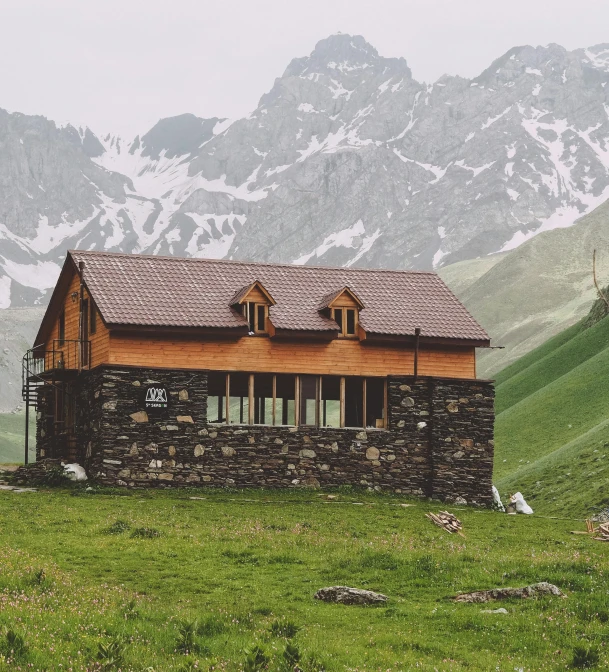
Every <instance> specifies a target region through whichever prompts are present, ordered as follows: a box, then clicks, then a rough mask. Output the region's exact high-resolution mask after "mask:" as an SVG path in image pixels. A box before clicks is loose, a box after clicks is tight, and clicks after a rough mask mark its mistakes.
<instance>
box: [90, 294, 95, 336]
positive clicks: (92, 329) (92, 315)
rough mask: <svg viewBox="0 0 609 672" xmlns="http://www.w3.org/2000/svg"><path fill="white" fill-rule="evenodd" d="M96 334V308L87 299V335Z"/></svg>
mask: <svg viewBox="0 0 609 672" xmlns="http://www.w3.org/2000/svg"><path fill="white" fill-rule="evenodd" d="M96 332H97V306H96V305H95V303H94V302H93V299H89V335H90V336H91V335H92V334H95V333H96Z"/></svg>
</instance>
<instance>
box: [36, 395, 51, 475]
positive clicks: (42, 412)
mask: <svg viewBox="0 0 609 672" xmlns="http://www.w3.org/2000/svg"><path fill="white" fill-rule="evenodd" d="M54 399H55V391H54V388H53V387H52V386H51V385H44V386H42V387H39V388H38V391H37V398H36V462H38V461H40V460H43V459H45V458H48V457H52V456H53V452H54V450H53V449H54V446H55V435H54V432H55V429H54V426H53V404H54Z"/></svg>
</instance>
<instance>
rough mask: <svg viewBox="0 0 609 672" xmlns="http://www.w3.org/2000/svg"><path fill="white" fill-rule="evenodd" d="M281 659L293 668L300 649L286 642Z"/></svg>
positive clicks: (298, 658)
mask: <svg viewBox="0 0 609 672" xmlns="http://www.w3.org/2000/svg"><path fill="white" fill-rule="evenodd" d="M283 659H284V660H285V662H286V663H287V664H288V665H289V666H290V668H294V666H295V665H297V664H298V663H299V662H300V651H299V650H298V647H297V646H296V645H295V644H292V643H291V642H288V643H287V645H286V647H285V651H284V652H283Z"/></svg>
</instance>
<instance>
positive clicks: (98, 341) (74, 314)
mask: <svg viewBox="0 0 609 672" xmlns="http://www.w3.org/2000/svg"><path fill="white" fill-rule="evenodd" d="M72 292H78V293H79V295H80V278H79V277H78V275H77V274H76V273H75V274H74V277H73V278H72V281H71V282H70V287H69V289H68V291H67V293H66V296H65V298H64V301H63V309H64V311H65V339H66V341H77V340H78V339H79V333H78V328H79V308H80V300H77V301H72V298H71V296H70V295H71V294H72ZM84 297H85V299H89V310H91V306H92V305H93V303H94V302H92V300H91V296H90V294H89V292H88V291H87V289H86V288H85V290H84ZM58 338H59V314H58V315H57V316H56V318H55V322H54V324H53V329H52V331H51V334H50V336H49V338H48V340H47V342H46V346H45V349H46V350H52V349H53V341H55V340H57V339H58ZM89 340H90V341H91V368H92V367H94V366H99V365H100V364H104V363H106V362H108V358H109V350H110V332H109V331H108V329H107V328H106V327H105V326H104V323H103V322H102V319H101V316H100V314H99V312H98V313H97V330H96V332H95V333H94V334H89ZM66 366H68V367H69V366H71V363H70V362H66Z"/></svg>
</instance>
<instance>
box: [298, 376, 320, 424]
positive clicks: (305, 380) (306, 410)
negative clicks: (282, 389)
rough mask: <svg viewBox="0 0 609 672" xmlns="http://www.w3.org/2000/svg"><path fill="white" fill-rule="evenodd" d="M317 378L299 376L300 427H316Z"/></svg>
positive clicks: (317, 421)
mask: <svg viewBox="0 0 609 672" xmlns="http://www.w3.org/2000/svg"><path fill="white" fill-rule="evenodd" d="M318 381H319V377H318V376H300V418H299V424H301V425H317V424H319V420H318V417H317V399H318V395H317V388H318Z"/></svg>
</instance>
